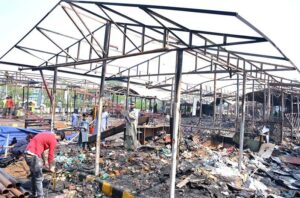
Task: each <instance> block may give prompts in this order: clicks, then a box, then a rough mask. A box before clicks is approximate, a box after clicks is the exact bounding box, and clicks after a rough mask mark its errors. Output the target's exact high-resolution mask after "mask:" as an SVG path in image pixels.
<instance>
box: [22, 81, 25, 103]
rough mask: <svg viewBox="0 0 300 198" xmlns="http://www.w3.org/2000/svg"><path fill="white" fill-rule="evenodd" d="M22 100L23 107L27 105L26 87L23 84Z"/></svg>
mask: <svg viewBox="0 0 300 198" xmlns="http://www.w3.org/2000/svg"><path fill="white" fill-rule="evenodd" d="M22 102H23V108H24V105H25V87H24V86H23V93H22Z"/></svg>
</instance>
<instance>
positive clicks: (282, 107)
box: [280, 80, 285, 144]
mask: <svg viewBox="0 0 300 198" xmlns="http://www.w3.org/2000/svg"><path fill="white" fill-rule="evenodd" d="M281 83H282V80H281ZM284 109H285V96H284V92H283V88H282V87H281V114H280V115H281V130H280V131H281V132H280V144H282V141H283V137H284V133H283V125H284Z"/></svg>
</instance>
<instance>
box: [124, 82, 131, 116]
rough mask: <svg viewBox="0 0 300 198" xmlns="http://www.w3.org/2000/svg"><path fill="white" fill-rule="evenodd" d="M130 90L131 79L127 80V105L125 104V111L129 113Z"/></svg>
mask: <svg viewBox="0 0 300 198" xmlns="http://www.w3.org/2000/svg"><path fill="white" fill-rule="evenodd" d="M129 90H130V78H128V79H127V87H126V98H125V99H126V100H125V101H126V104H125V109H126V110H127V111H128V110H129V106H128V102H129Z"/></svg>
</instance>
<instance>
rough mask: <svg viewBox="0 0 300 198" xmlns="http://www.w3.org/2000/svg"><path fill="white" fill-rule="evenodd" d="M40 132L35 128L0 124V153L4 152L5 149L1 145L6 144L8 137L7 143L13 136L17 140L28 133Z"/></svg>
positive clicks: (24, 137) (22, 138)
mask: <svg viewBox="0 0 300 198" xmlns="http://www.w3.org/2000/svg"><path fill="white" fill-rule="evenodd" d="M40 132H41V131H40V130H36V129H24V128H16V127H10V126H0V153H4V151H5V149H4V148H3V146H6V141H7V138H8V137H9V138H8V144H10V143H11V141H12V139H13V138H14V137H15V138H16V139H17V141H19V140H24V139H26V137H27V135H28V134H37V133H40Z"/></svg>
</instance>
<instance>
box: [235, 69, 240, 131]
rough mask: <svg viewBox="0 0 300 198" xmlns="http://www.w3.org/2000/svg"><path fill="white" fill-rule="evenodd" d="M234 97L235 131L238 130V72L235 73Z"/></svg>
mask: <svg viewBox="0 0 300 198" xmlns="http://www.w3.org/2000/svg"><path fill="white" fill-rule="evenodd" d="M236 78H237V79H236V80H237V81H236V98H235V101H236V104H235V130H236V132H237V130H238V123H239V110H240V109H239V102H240V101H239V100H240V98H239V95H240V76H239V74H238V73H237V74H236Z"/></svg>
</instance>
